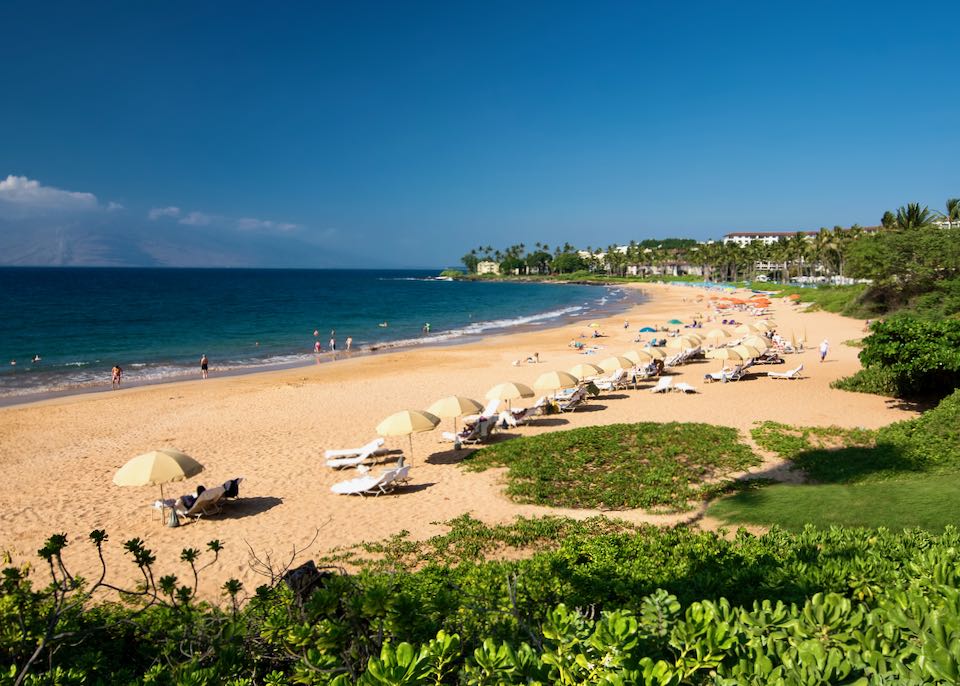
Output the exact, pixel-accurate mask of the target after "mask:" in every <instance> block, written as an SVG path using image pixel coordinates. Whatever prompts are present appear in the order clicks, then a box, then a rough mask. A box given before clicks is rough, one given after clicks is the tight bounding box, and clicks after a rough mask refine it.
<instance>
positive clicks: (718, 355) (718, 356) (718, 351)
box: [704, 348, 744, 362]
mask: <svg viewBox="0 0 960 686" xmlns="http://www.w3.org/2000/svg"><path fill="white" fill-rule="evenodd" d="M704 356H705V357H709V358H710V359H712V360H733V361H735V362H743V359H744V358H743V355H741V354H740V353H738V352H737V351H736V350H734V349H733V348H715V349H714V350H708V351H707V352H706V354H705V355H704Z"/></svg>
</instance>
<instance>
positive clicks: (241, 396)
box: [0, 284, 916, 599]
mask: <svg viewBox="0 0 960 686" xmlns="http://www.w3.org/2000/svg"><path fill="white" fill-rule="evenodd" d="M631 288H637V287H631ZM643 290H644V291H645V292H646V294H647V295H648V297H649V299H648V300H646V301H644V302H642V303H639V304H636V305H633V306H632V307H630V309H628V310H627V311H626V312H623V313H620V314H618V315H614V316H608V317H606V318H603V319H601V318H599V317H598V318H597V321H598V323H599V325H600V327H601V328H602V329H603V330H604V331H605V333H607V334H608V335H607V336H606V337H604V338H600V339H594V340H593V341H592V343H594V344H595V345H598V346H601V347H600V349H599V350H597V351H596V352H595V353H594V354H593V355H582V354H581V353H578V352H576V351H574V350H572V349H571V348H569V347H568V343H569V341H570V339H571V338H577V337H579V336H581V335H584V336H587V335H589V332H590V331H591V330H590V329H589V328H588V327H587V324H588V323H590V321H591V320H592V319H593V318H591V317H589V316H584V317H579V318H574V319H571V320H564V321H563V322H562V325H561V326H556V327H550V328H541V329H534V330H530V331H525V332H511V333H509V334H506V335H496V336H488V337H485V338H482V339H480V340H477V341H473V342H470V343H458V344H457V345H450V346H421V347H419V348H417V349H410V350H402V351H400V350H391V351H388V352H385V353H383V354H378V355H365V356H360V357H356V358H353V359H349V360H344V361H343V362H342V363H341V364H321V365H312V366H309V367H300V368H296V369H287V370H273V371H266V372H259V373H256V374H246V375H238V376H222V377H211V378H210V379H208V380H207V381H204V382H202V383H200V382H199V379H194V380H190V381H185V382H176V383H167V384H162V385H156V386H140V387H137V388H130V389H123V390H122V391H118V392H116V393H93V394H82V395H72V396H64V397H59V398H55V399H51V400H47V401H42V402H37V403H31V404H21V405H17V406H10V407H5V408H0V435H2V436H4V439H5V440H4V441H3V442H2V443H0V465H2V466H3V467H4V468H5V469H6V473H7V474H9V475H11V478H8V479H6V480H3V481H2V482H0V500H2V501H3V502H4V503H5V504H6V507H5V508H3V509H2V511H0V530H2V532H3V533H2V534H0V535H2V539H0V549H4V550H9V551H10V552H11V554H13V555H14V557H15V558H16V559H18V560H23V561H34V560H35V551H36V550H37V548H38V547H40V546H41V545H42V543H43V541H44V540H45V539H46V538H47V537H48V536H49V535H51V534H52V533H59V532H62V533H65V534H67V535H68V537H69V540H70V541H73V542H74V545H71V546H70V548H69V549H68V550H67V557H68V559H69V560H70V561H71V565H72V566H73V567H74V568H76V570H77V571H78V572H79V573H82V574H89V573H92V571H93V570H96V569H97V565H98V561H97V559H96V556H95V552H94V551H93V550H92V548H91V546H88V545H86V544H85V543H84V540H85V538H86V535H87V533H88V532H89V531H91V530H92V529H106V530H107V531H108V533H109V534H110V536H111V544H110V545H109V546H107V548H106V549H105V555H106V557H107V562H108V564H109V565H110V574H111V577H113V576H114V575H117V576H118V577H119V578H121V579H126V578H128V577H129V578H132V577H133V575H134V572H136V569H135V567H134V566H133V565H131V564H130V562H129V560H128V559H127V556H125V554H124V553H123V550H122V546H121V542H122V541H124V540H127V539H129V538H132V537H135V536H136V537H140V538H141V539H143V540H144V541H146V543H147V545H148V546H149V547H150V548H151V549H152V550H153V551H154V552H155V554H156V555H157V558H158V567H157V568H158V571H159V572H160V573H178V574H179V573H181V572H182V570H181V569H180V566H181V563H178V562H177V558H178V556H179V551H180V550H181V549H182V548H184V547H188V546H189V547H195V548H198V549H203V548H204V547H205V545H206V542H207V541H210V540H212V539H215V538H216V539H220V540H222V541H223V542H224V545H225V548H224V551H223V553H222V554H221V558H220V561H219V562H218V563H217V564H216V565H215V566H214V567H212V568H211V569H210V570H209V572H208V574H207V575H206V577H205V581H202V582H201V594H202V595H203V596H204V597H206V598H209V599H215V598H217V597H219V585H220V584H221V583H222V582H223V581H224V580H225V579H227V578H229V577H237V578H239V579H240V580H241V581H242V582H243V583H244V586H245V588H247V589H248V590H250V591H251V592H252V589H254V588H256V586H257V585H258V584H259V583H261V581H260V580H259V578H258V577H257V576H256V574H255V573H254V572H253V571H252V570H251V569H250V568H249V566H248V559H247V551H248V548H247V546H248V545H249V546H250V548H252V549H253V550H255V551H256V552H257V553H259V554H261V555H262V554H267V553H271V552H272V554H273V555H274V556H275V557H276V558H277V559H280V558H283V557H284V556H288V555H289V550H290V549H291V547H292V546H297V547H302V546H303V545H305V544H306V543H308V542H309V541H310V540H311V539H312V538H313V536H314V534H315V532H316V531H317V530H319V531H320V535H319V538H318V539H317V541H316V543H315V544H314V546H313V547H312V548H311V549H310V550H309V551H307V552H306V553H305V556H306V557H316V556H317V555H320V554H324V553H327V552H330V551H332V550H334V549H336V548H338V547H343V546H349V545H353V544H357V543H360V542H362V541H373V540H383V539H386V538H388V537H390V536H392V535H395V534H396V533H398V532H399V531H401V530H407V531H409V532H410V535H411V537H412V538H414V539H418V540H419V539H423V538H427V537H429V536H432V535H435V534H438V533H441V532H443V531H445V527H444V526H443V524H442V522H445V521H449V520H451V519H454V518H455V517H458V516H460V515H462V514H465V513H469V514H471V515H472V516H474V517H476V518H477V519H480V520H482V521H484V522H486V523H488V524H496V523H502V522H507V521H511V520H513V519H514V518H515V517H517V516H521V515H522V516H528V517H533V516H543V515H548V514H552V515H558V516H569V517H575V518H583V517H588V516H592V515H596V514H606V516H614V517H618V518H621V519H625V520H627V521H631V522H636V523H640V522H647V523H653V524H659V525H673V524H676V523H679V522H688V521H694V520H696V518H697V516H698V512H697V511H696V510H693V511H691V512H688V513H681V514H678V515H654V514H650V513H647V512H644V511H640V510H630V511H622V512H616V513H600V512H597V511H592V510H565V509H559V508H549V507H539V506H532V505H520V504H517V503H514V502H513V501H511V500H509V499H508V498H507V496H506V495H505V494H504V492H503V484H502V482H501V479H502V473H503V471H502V470H488V471H486V472H480V473H475V472H467V471H466V470H463V469H460V468H459V467H458V463H459V462H460V461H462V459H463V458H464V456H465V455H467V454H469V452H470V451H469V450H459V451H458V450H454V449H453V448H452V447H451V444H449V443H443V442H441V440H440V439H441V436H440V434H441V432H442V431H448V430H450V429H451V428H452V420H449V419H445V420H443V422H442V423H441V425H440V426H439V427H438V428H437V429H436V430H434V431H431V432H427V433H422V434H416V435H414V436H413V437H412V440H408V439H407V437H401V438H387V439H386V441H387V442H386V446H385V447H387V448H389V449H394V450H396V449H402V450H403V451H404V453H405V454H407V455H408V457H409V461H408V464H410V465H411V471H410V476H411V484H410V485H409V486H408V487H406V488H402V489H398V490H397V491H395V492H394V493H393V494H391V495H384V496H381V497H377V498H360V497H348V496H340V495H336V494H333V493H331V491H330V487H331V486H332V485H333V484H335V483H337V482H340V481H344V480H347V479H351V478H354V477H355V476H356V472H355V471H353V470H347V471H336V470H333V469H330V468H328V467H326V466H325V465H324V460H323V451H324V450H325V449H328V448H347V447H350V446H359V445H363V444H364V443H366V442H367V441H369V440H370V439H371V438H373V437H375V436H376V433H375V427H376V425H377V423H378V422H379V421H381V420H382V419H383V418H384V417H387V416H388V415H390V414H392V413H394V412H397V411H399V410H402V409H421V408H425V407H428V406H429V405H430V404H431V403H432V402H433V401H435V400H437V399H438V398H441V397H444V396H447V395H451V394H457V395H463V396H467V397H472V398H475V399H477V400H483V398H484V394H485V392H486V391H487V389H489V388H490V387H492V386H493V385H495V384H497V383H501V382H503V381H508V380H509V381H518V382H522V383H526V384H528V385H531V386H532V385H533V382H534V380H535V379H536V378H537V377H538V376H539V375H540V374H541V373H543V372H547V371H552V370H555V369H567V368H569V367H571V366H573V365H574V364H576V363H580V362H585V361H590V362H598V361H600V360H602V359H603V358H605V357H607V356H608V355H613V354H620V353H622V352H623V351H625V350H627V349H629V348H633V347H637V344H634V343H632V339H633V337H634V335H635V330H636V329H637V328H638V327H639V326H643V325H645V324H655V323H657V322H661V323H662V322H665V321H667V320H668V319H671V318H675V317H676V318H680V319H684V320H685V319H686V318H688V317H689V316H690V315H692V314H693V313H694V312H696V311H705V310H706V302H698V301H697V299H698V296H700V297H701V298H702V300H704V301H705V300H706V295H707V294H708V291H706V290H703V289H699V288H689V287H674V286H668V285H662V286H661V285H646V284H645V285H644V286H643ZM745 318H746V317H745ZM624 319H627V320H629V321H630V329H629V330H624V329H623V326H622V324H623V320H624ZM774 319H775V320H776V321H777V323H778V325H779V328H780V329H781V330H782V331H783V332H784V333H789V332H790V330H791V328H796V329H797V330H799V329H800V327H804V328H806V329H807V330H808V333H809V334H810V340H813V341H815V340H820V339H821V338H823V337H829V338H830V340H831V342H832V343H833V344H834V345H833V347H832V350H831V355H830V357H829V358H828V360H827V363H824V364H820V363H818V362H817V356H816V353H815V352H813V351H809V350H808V351H807V352H806V353H801V354H799V355H795V356H794V355H791V356H790V359H788V365H789V366H793V365H794V364H796V363H799V362H803V363H804V364H805V368H806V369H805V372H804V377H805V378H803V379H801V380H799V381H775V380H770V379H766V378H762V377H759V376H758V377H756V378H751V379H745V380H743V381H739V382H736V383H727V384H709V385H707V384H704V383H703V376H704V373H706V372H708V371H714V370H715V369H716V368H717V366H719V364H718V361H716V360H709V361H705V362H697V363H692V364H688V365H684V366H681V367H678V368H676V369H675V370H673V371H674V372H675V381H685V382H688V383H691V384H692V385H694V386H696V387H697V388H698V390H699V392H698V393H697V394H695V395H686V394H680V393H676V394H666V395H663V394H651V393H650V392H649V391H648V390H645V388H641V389H640V390H628V391H623V392H616V393H612V394H604V395H602V396H601V397H600V398H597V399H595V400H592V401H591V402H590V403H588V405H587V407H586V408H584V409H583V410H578V411H576V412H573V413H567V414H563V415H551V416H549V417H544V418H542V419H541V420H538V421H536V422H534V423H532V424H530V425H527V426H524V427H522V428H520V429H517V430H509V431H506V432H503V433H501V434H498V435H497V436H496V438H495V440H498V441H500V440H509V439H512V438H514V437H517V436H521V435H522V436H531V435H537V434H539V433H543V432H547V431H556V430H563V429H569V428H579V427H584V426H600V425H606V424H616V423H630V422H638V421H650V422H672V421H683V422H706V423H710V424H716V425H722V426H729V427H733V428H735V429H737V430H738V431H739V432H740V433H741V435H743V436H748V435H749V431H750V429H751V428H752V427H753V426H755V422H758V421H768V420H769V421H778V422H783V423H787V424H793V425H799V426H829V425H841V426H848V427H849V426H862V427H864V428H877V427H879V426H882V425H885V424H889V423H891V422H893V421H897V420H900V419H907V418H910V417H912V416H915V415H916V413H915V412H911V411H909V410H905V409H903V408H902V407H898V406H897V403H896V402H895V401H891V400H890V399H888V398H883V397H880V396H872V395H865V394H857V393H848V392H845V391H839V390H835V389H832V388H830V382H831V381H832V380H834V379H836V378H839V377H842V376H847V375H849V374H851V373H853V372H854V371H856V370H857V369H858V368H859V362H858V360H857V357H856V355H857V352H858V351H857V350H856V349H855V348H851V347H849V346H844V345H842V344H841V341H844V340H849V339H852V338H856V337H858V336H859V332H860V330H861V329H862V323H861V322H859V321H857V320H853V319H847V318H844V317H841V316H840V315H836V314H831V313H827V312H813V313H804V312H802V311H801V310H800V309H798V308H796V307H793V306H791V305H790V304H789V303H787V302H776V303H775V304H774ZM704 326H705V328H708V327H709V324H706V323H705V325H704ZM584 340H586V339H584ZM532 352H539V354H540V360H541V362H540V364H526V363H522V362H521V363H520V364H518V365H516V366H515V365H514V362H517V361H520V360H523V359H525V358H526V357H527V356H528V355H529V354H531V353H532ZM534 401H535V398H531V399H529V400H528V401H526V402H523V405H529V404H533V402H534ZM517 404H520V403H517ZM411 446H412V453H410V452H409V451H410V448H411ZM165 447H169V448H176V449H178V450H181V451H183V452H185V453H187V454H188V455H191V456H192V457H194V458H195V459H197V460H198V461H200V462H201V463H202V464H203V465H204V467H205V469H204V471H203V472H202V473H201V474H200V475H198V476H197V477H194V478H192V479H189V480H186V481H182V482H178V483H174V484H170V485H168V486H167V487H166V493H167V497H171V496H172V497H176V496H177V495H179V494H180V493H187V492H190V491H191V490H193V489H194V488H195V487H196V485H197V484H201V483H202V484H205V485H207V486H210V485H216V484H218V483H221V482H223V481H226V480H227V479H231V478H234V477H237V476H242V477H244V482H243V485H242V486H241V489H240V498H239V500H238V501H236V502H235V503H230V504H229V506H228V508H227V509H226V510H225V512H224V514H223V515H221V516H217V517H211V518H203V519H201V520H200V521H199V522H196V523H190V524H188V525H185V526H181V527H179V528H174V529H170V528H167V527H165V526H163V524H162V523H161V522H160V521H158V519H159V515H158V513H157V512H156V511H155V510H153V509H152V507H151V505H152V503H153V501H154V500H156V498H157V497H158V496H159V488H158V487H143V488H121V487H117V486H114V485H113V484H112V478H113V475H114V473H115V472H116V471H117V469H119V468H120V467H121V466H122V465H123V464H124V463H126V462H127V461H128V460H129V459H130V458H131V457H133V456H135V455H139V454H141V453H144V452H147V451H149V450H155V449H158V448H165ZM767 467H769V464H768V465H767ZM765 468H766V467H761V468H759V471H760V472H762V471H763V470H764V469H765ZM380 469H382V466H375V467H374V470H375V472H379V470H380ZM302 561H303V560H302V559H301V560H300V562H302ZM131 568H132V569H131Z"/></svg>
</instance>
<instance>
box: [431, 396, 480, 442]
mask: <svg viewBox="0 0 960 686" xmlns="http://www.w3.org/2000/svg"><path fill="white" fill-rule="evenodd" d="M482 410H483V405H481V404H480V403H478V402H477V401H476V400H474V399H473V398H464V397H463V396H459V395H448V396H447V397H446V398H440V400H438V401H437V402H435V403H434V404H433V405H431V406H430V407H428V408H427V412H429V413H430V414H435V415H437V416H438V417H440V418H441V419H451V418H452V419H453V432H454V433H456V432H457V417H462V416H463V415H465V414H477V413H478V412H480V411H482Z"/></svg>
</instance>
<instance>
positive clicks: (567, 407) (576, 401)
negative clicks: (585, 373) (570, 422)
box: [553, 386, 587, 412]
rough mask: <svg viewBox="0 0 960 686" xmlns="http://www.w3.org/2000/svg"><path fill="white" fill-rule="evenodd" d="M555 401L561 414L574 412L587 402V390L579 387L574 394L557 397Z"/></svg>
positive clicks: (562, 394) (563, 394)
mask: <svg viewBox="0 0 960 686" xmlns="http://www.w3.org/2000/svg"><path fill="white" fill-rule="evenodd" d="M553 399H554V401H555V402H556V403H557V408H558V409H559V410H560V411H561V412H573V411H574V410H576V409H577V408H578V407H580V405H582V404H583V403H584V402H586V400H587V389H586V388H585V387H584V386H577V387H576V388H575V389H573V391H572V392H570V393H561V394H558V395H555V396H554V398H553Z"/></svg>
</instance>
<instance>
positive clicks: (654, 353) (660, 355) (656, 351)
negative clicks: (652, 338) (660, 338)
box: [640, 346, 667, 360]
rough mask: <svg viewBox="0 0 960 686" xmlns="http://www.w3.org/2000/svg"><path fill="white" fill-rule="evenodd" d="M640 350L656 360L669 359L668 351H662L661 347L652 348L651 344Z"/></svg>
mask: <svg viewBox="0 0 960 686" xmlns="http://www.w3.org/2000/svg"><path fill="white" fill-rule="evenodd" d="M640 352H642V353H646V354H647V355H649V356H650V357H652V358H653V359H655V360H665V359H667V353H665V352H664V351H662V350H661V349H660V348H651V347H650V346H647V347H645V348H644V349H643V350H641V351H640Z"/></svg>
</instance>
